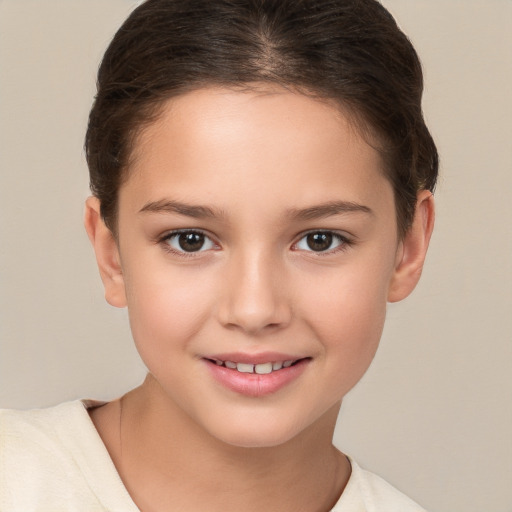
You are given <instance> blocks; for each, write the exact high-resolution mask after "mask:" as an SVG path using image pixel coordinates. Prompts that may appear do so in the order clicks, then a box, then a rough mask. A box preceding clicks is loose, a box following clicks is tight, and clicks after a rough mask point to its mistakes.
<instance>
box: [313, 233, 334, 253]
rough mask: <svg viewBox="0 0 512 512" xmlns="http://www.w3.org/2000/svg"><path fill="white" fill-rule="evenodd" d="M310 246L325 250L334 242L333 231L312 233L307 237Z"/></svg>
mask: <svg viewBox="0 0 512 512" xmlns="http://www.w3.org/2000/svg"><path fill="white" fill-rule="evenodd" d="M307 242H308V246H309V248H310V249H311V250H313V251H325V250H327V249H329V247H330V246H331V244H332V234H331V233H311V234H310V235H308V238H307Z"/></svg>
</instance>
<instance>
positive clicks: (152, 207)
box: [139, 199, 225, 219]
mask: <svg viewBox="0 0 512 512" xmlns="http://www.w3.org/2000/svg"><path fill="white" fill-rule="evenodd" d="M148 212H149V213H177V214H179V215H185V216H186V217H193V218H195V219H205V218H217V217H224V216H225V215H224V213H223V212H222V211H221V210H217V209H215V208H212V207H210V206H199V205H197V206H196V205H191V204H185V203H180V202H179V201H173V200H169V199H161V200H160V201H152V202H149V203H146V204H145V205H144V206H143V207H142V208H141V209H140V210H139V213H148Z"/></svg>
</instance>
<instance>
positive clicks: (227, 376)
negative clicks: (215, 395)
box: [203, 353, 311, 398]
mask: <svg viewBox="0 0 512 512" xmlns="http://www.w3.org/2000/svg"><path fill="white" fill-rule="evenodd" d="M269 356H270V357H269ZM215 359H218V360H221V361H233V362H237V363H246V364H261V363H267V362H270V361H272V362H277V361H289V360H294V361H297V360H298V361H297V363H295V364H294V365H293V366H290V367H288V368H282V369H281V370H277V371H274V372H272V373H268V374H263V375H260V374H257V373H241V372H238V371H237V370H232V369H230V368H226V367H225V366H218V365H217V364H215V362H214V361H213V360H215ZM203 361H204V363H205V365H206V367H207V369H208V371H209V372H210V374H211V375H212V377H213V378H214V379H215V380H216V381H217V382H218V383H219V384H221V385H222V386H223V387H225V388H227V389H229V390H230V391H233V392H235V393H238V394H240V395H244V396H247V397H254V398H256V397H263V396H267V395H271V394H273V393H277V392H278V391H279V390H281V389H282V388H284V387H285V386H288V385H289V384H291V383H292V382H293V381H295V380H296V379H298V378H299V377H300V375H302V373H303V372H304V370H305V369H306V368H307V366H308V364H309V362H310V361H311V359H310V358H307V357H306V358H300V357H293V356H290V355H284V354H275V353H273V354H271V353H265V354H258V357H255V356H250V355H247V354H216V355H215V356H214V357H211V358H209V357H208V358H204V359H203Z"/></svg>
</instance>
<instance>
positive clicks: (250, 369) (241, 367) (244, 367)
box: [236, 363, 254, 373]
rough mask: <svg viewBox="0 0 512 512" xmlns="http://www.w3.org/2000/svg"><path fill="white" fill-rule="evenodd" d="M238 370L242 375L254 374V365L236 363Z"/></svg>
mask: <svg viewBox="0 0 512 512" xmlns="http://www.w3.org/2000/svg"><path fill="white" fill-rule="evenodd" d="M236 369H237V370H238V371H239V372H241V373H254V365H253V364H245V363H236Z"/></svg>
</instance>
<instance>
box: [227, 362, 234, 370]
mask: <svg viewBox="0 0 512 512" xmlns="http://www.w3.org/2000/svg"><path fill="white" fill-rule="evenodd" d="M224 365H225V366H226V368H231V369H232V370H234V369H235V368H236V363H233V361H224Z"/></svg>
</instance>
